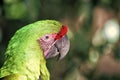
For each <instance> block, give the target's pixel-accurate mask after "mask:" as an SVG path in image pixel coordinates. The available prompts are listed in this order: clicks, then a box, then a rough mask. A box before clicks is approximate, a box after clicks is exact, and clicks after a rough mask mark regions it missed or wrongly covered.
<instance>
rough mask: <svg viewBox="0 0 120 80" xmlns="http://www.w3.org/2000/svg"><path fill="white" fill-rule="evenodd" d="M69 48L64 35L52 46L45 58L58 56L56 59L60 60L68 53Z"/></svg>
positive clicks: (68, 42) (67, 40)
mask: <svg viewBox="0 0 120 80" xmlns="http://www.w3.org/2000/svg"><path fill="white" fill-rule="evenodd" d="M69 48H70V41H69V39H68V37H67V36H66V35H65V36H63V37H62V38H61V39H59V40H57V41H56V42H55V43H54V45H53V46H52V47H51V49H50V50H49V52H48V55H46V56H45V57H46V58H51V57H55V56H57V55H59V57H58V59H59V60H61V59H63V58H64V57H65V56H66V54H67V53H68V51H69Z"/></svg>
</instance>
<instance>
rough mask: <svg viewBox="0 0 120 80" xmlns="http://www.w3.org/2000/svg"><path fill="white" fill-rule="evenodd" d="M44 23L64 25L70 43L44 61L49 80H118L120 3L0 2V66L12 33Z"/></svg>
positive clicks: (107, 0) (83, 0) (115, 0)
mask: <svg viewBox="0 0 120 80" xmlns="http://www.w3.org/2000/svg"><path fill="white" fill-rule="evenodd" d="M44 19H55V20H58V21H60V22H61V23H62V24H65V25H68V27H69V32H68V36H69V39H70V41H71V47H70V51H69V53H68V55H67V56H66V58H64V59H63V60H61V61H57V59H56V58H54V59H48V60H47V66H48V68H49V71H50V73H51V80H120V0H0V66H1V65H2V64H3V61H4V52H5V50H6V47H7V44H8V41H9V40H10V38H11V37H12V36H13V34H14V33H15V31H16V30H18V29H19V28H21V27H23V26H25V25H27V24H29V23H32V22H35V21H38V20H44Z"/></svg>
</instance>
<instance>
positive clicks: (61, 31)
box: [55, 25, 68, 40]
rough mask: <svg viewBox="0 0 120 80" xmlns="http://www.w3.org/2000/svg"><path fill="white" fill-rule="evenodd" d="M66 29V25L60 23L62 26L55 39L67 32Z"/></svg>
mask: <svg viewBox="0 0 120 80" xmlns="http://www.w3.org/2000/svg"><path fill="white" fill-rule="evenodd" d="M67 31H68V28H67V26H65V25H62V28H61V30H60V32H59V33H58V34H57V36H56V37H55V40H58V39H60V38H62V37H63V36H64V35H65V34H66V33H67Z"/></svg>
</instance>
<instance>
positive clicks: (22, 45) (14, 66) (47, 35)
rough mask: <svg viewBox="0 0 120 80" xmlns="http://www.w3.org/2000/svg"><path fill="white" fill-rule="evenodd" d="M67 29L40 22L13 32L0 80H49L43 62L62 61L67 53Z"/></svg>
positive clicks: (57, 24)
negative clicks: (52, 59) (50, 59)
mask: <svg viewBox="0 0 120 80" xmlns="http://www.w3.org/2000/svg"><path fill="white" fill-rule="evenodd" d="M67 31H68V30H67V27H66V26H65V25H62V24H61V23H60V22H58V21H55V20H41V21H37V22H34V23H32V24H29V25H27V26H24V27H23V28H21V29H19V30H17V31H16V33H15V34H14V36H13V37H12V38H11V40H10V41H9V44H8V47H7V50H6V52H5V61H4V64H3V65H2V67H1V68H0V80H38V79H39V78H41V79H42V80H50V73H49V71H48V69H47V67H46V59H48V58H52V57H55V56H58V59H59V60H61V59H63V58H64V57H65V56H66V54H67V53H68V51H69V47H70V41H69V39H68V37H67V35H66V33H67Z"/></svg>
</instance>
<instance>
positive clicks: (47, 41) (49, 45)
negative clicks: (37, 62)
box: [38, 25, 70, 60]
mask: <svg viewBox="0 0 120 80" xmlns="http://www.w3.org/2000/svg"><path fill="white" fill-rule="evenodd" d="M67 31H68V29H67V26H65V25H62V26H61V29H60V30H59V32H58V33H51V34H45V35H43V36H42V37H40V38H39V39H38V42H39V44H40V45H41V48H42V50H43V53H44V57H45V58H46V59H48V58H52V57H55V56H58V58H59V60H61V59H63V58H64V57H65V56H66V54H67V53H68V51H69V48H70V41H69V39H68V37H67Z"/></svg>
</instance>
